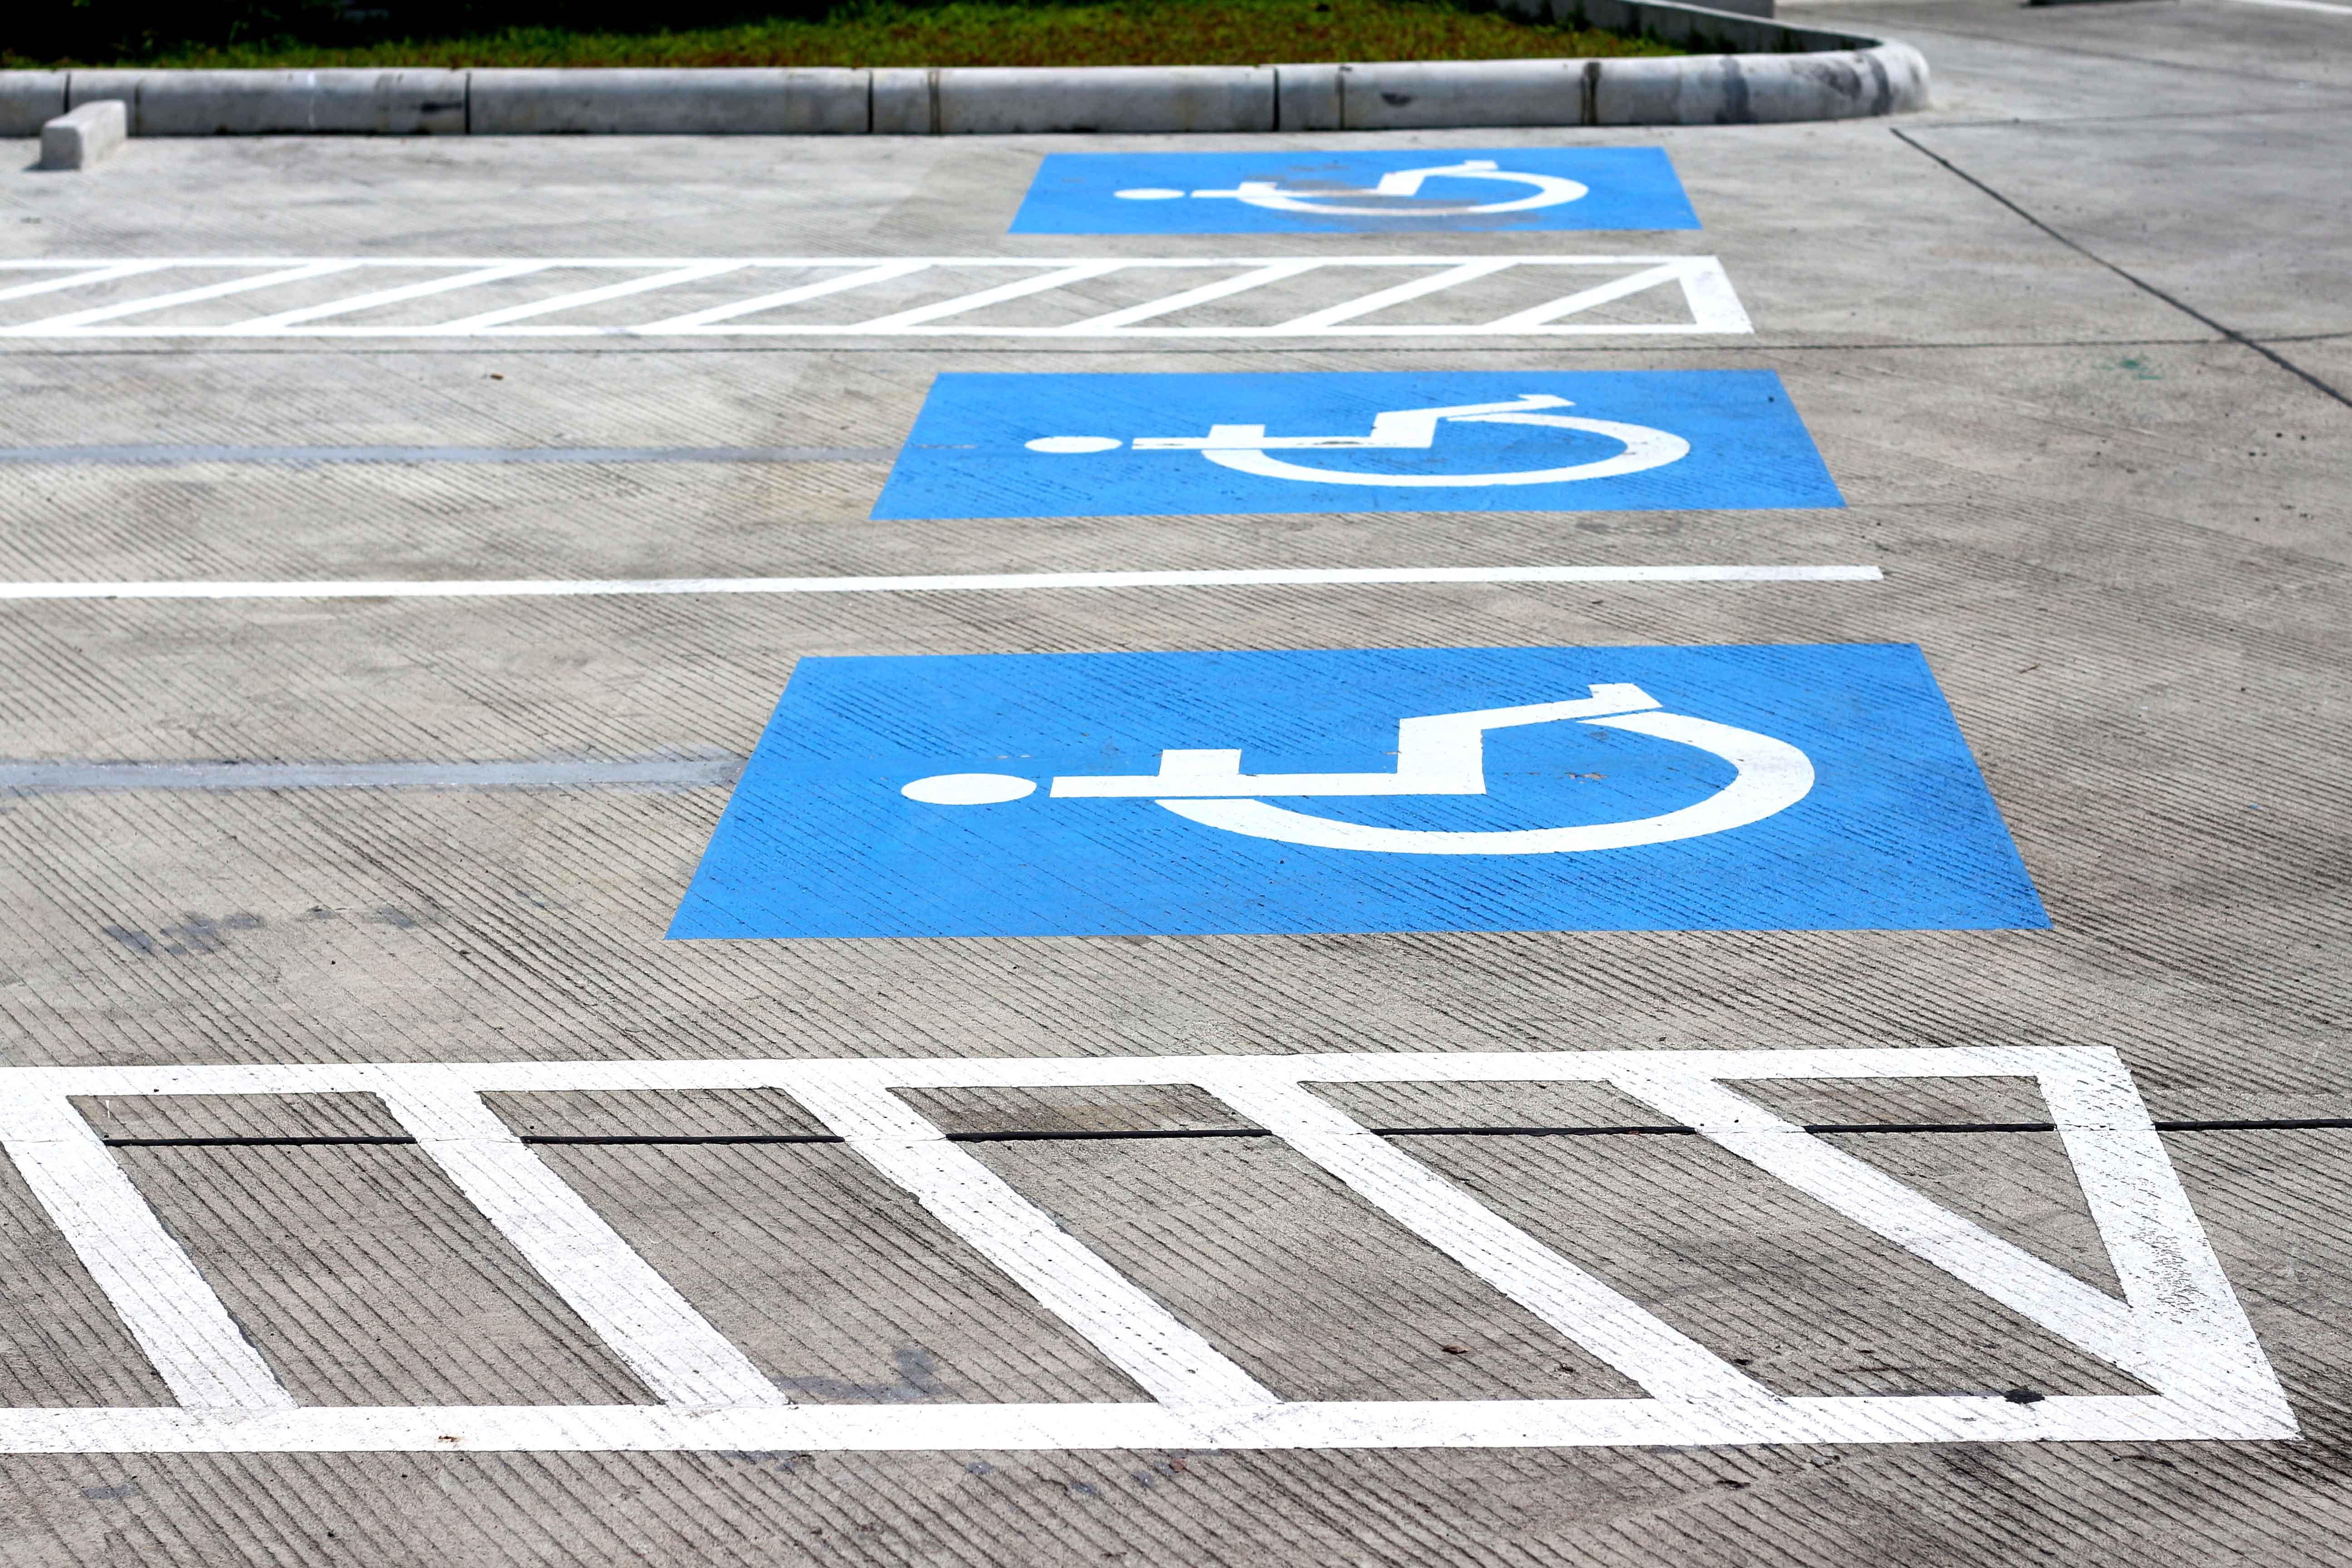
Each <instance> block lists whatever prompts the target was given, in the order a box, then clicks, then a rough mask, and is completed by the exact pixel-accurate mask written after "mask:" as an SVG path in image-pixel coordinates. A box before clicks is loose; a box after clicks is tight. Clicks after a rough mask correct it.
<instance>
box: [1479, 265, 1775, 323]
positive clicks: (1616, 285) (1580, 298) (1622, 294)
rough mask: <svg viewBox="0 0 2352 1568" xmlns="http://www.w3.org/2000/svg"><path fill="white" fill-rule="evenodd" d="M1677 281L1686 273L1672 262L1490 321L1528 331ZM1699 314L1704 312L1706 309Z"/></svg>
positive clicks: (1743, 316) (1734, 306) (1735, 306)
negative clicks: (1580, 311)
mask: <svg viewBox="0 0 2352 1568" xmlns="http://www.w3.org/2000/svg"><path fill="white" fill-rule="evenodd" d="M1678 280H1683V273H1682V272H1681V271H1680V269H1678V268H1675V267H1674V266H1672V265H1671V264H1669V265H1666V266H1661V267H1653V268H1648V269H1646V270H1644V271H1641V272H1629V273H1627V274H1626V275H1625V276H1624V277H1622V278H1616V279H1611V280H1610V281H1609V282H1606V283H1601V284H1596V285H1594V286H1593V287H1592V288H1590V289H1583V290H1581V291H1580V292H1578V293H1574V294H1570V295H1566V296H1563V297H1562V298H1560V299H1558V300H1552V301H1551V302H1550V303H1549V304H1544V305H1538V306H1535V307H1534V308H1532V309H1530V310H1520V311H1518V312H1517V313H1516V314H1513V315H1508V316H1505V317H1503V318H1502V319H1501V320H1500V321H1494V322H1491V323H1489V324H1490V325H1492V326H1495V327H1497V328H1508V329H1511V330H1514V331H1527V330H1530V329H1533V328H1536V327H1548V326H1549V325H1550V324H1551V323H1552V322H1554V321H1558V320H1559V318H1560V317H1562V316H1572V315H1574V314H1575V313H1576V312H1577V311H1579V310H1591V308H1592V307H1594V306H1595V305H1608V304H1613V303H1614V302H1616V301H1617V300H1623V299H1627V298H1629V297H1631V296H1633V295H1635V294H1639V293H1641V292H1642V291H1643V289H1654V288H1656V287H1658V286H1659V285H1660V284H1663V283H1672V282H1675V281H1678ZM1730 304H1731V308H1732V309H1733V310H1738V309H1739V301H1738V299H1736V298H1734V299H1733V300H1731V301H1730ZM1716 309H1717V310H1721V309H1722V302H1721V301H1719V300H1718V301H1717V302H1716ZM1699 313H1700V314H1704V313H1705V312H1699ZM1739 319H1740V320H1741V321H1746V320H1747V319H1748V318H1747V313H1746V312H1745V311H1741V314H1740V318H1739Z"/></svg>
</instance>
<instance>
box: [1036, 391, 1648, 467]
mask: <svg viewBox="0 0 2352 1568" xmlns="http://www.w3.org/2000/svg"><path fill="white" fill-rule="evenodd" d="M1574 406H1575V405H1574V404H1572V403H1570V401H1569V400H1568V399H1567V398H1565V397H1555V396H1553V395H1551V394H1549V393H1544V392H1523V393H1521V394H1520V395H1518V396H1517V397H1516V398H1514V399H1512V400H1511V401H1510V402H1508V403H1464V404H1458V405H1454V406H1453V407H1450V408H1399V409H1392V410H1391V411H1389V412H1387V413H1384V414H1376V415H1374V416H1372V429H1371V433H1370V435H1368V436H1269V435H1267V434H1266V433H1265V426H1263V425H1212V426H1209V433H1208V434H1207V435H1206V436H1139V437H1136V438H1135V439H1134V440H1133V441H1132V442H1127V441H1122V440H1121V439H1120V438H1119V437H1116V436H1041V437H1037V438H1036V439H1035V440H1034V441H1029V442H1024V446H1026V447H1028V449H1029V450H1030V451H1033V452H1040V453H1044V454H1045V455H1047V456H1049V457H1084V456H1087V455H1089V454H1091V453H1096V452H1111V451H1116V450H1118V448H1119V447H1122V446H1127V447H1131V448H1132V449H1133V450H1135V451H1138V452H1198V453H1200V454H1201V456H1202V457H1203V458H1207V459H1208V460H1209V461H1210V462H1213V463H1214V464H1216V465H1217V466H1218V467H1219V468H1233V469H1235V470H1237V471H1239V472H1241V473H1244V474H1256V475H1258V476H1259V477H1261V478H1263V479H1303V480H1307V481H1308V482H1311V483H1314V484H1323V485H1374V486H1381V487H1386V486H1391V485H1398V486H1414V487H1419V488H1423V489H1428V488H1433V487H1440V486H1475V485H1550V484H1561V483H1565V482H1568V481H1571V480H1576V479H1614V478H1616V477H1617V476H1619V475H1622V474H1638V473H1641V472H1643V470H1644V469H1648V468H1664V467H1665V465H1667V464H1668V463H1673V462H1679V461H1680V460H1681V459H1682V458H1685V457H1687V456H1689V454H1690V449H1691V448H1690V443H1689V442H1688V441H1685V440H1684V439H1683V438H1682V437H1679V436H1677V435H1675V434H1674V433H1673V432H1672V431H1668V430H1659V429H1655V428H1654V427H1652V426H1647V425H1626V424H1622V423H1620V422H1618V421H1616V420H1613V419H1586V418H1583V417H1581V416H1577V415H1572V414H1549V413H1545V412H1542V411H1543V410H1545V409H1552V408H1572V407H1574ZM1441 425H1536V426H1549V427H1550V428H1552V429H1556V430H1576V431H1581V432H1583V433H1584V434H1586V435H1589V436H1599V437H1604V438H1606V439H1608V440H1612V441H1615V442H1617V443H1618V444H1619V446H1620V447H1622V450H1621V451H1619V452H1617V453H1615V454H1613V455H1612V456H1610V457H1606V458H1594V459H1592V460H1591V461H1590V462H1582V463H1566V464H1562V465H1560V466H1559V467H1557V468H1520V469H1515V470H1511V471H1508V472H1504V473H1481V474H1395V473H1367V472H1365V471H1363V470H1361V469H1357V468H1319V467H1318V466H1316V465H1315V464H1312V463H1296V462H1290V461H1288V460H1286V459H1285V458H1276V457H1274V456H1272V455H1271V454H1272V453H1275V452H1277V451H1284V452H1289V451H1325V452H1328V451H1343V452H1365V451H1389V452H1398V451H1423V452H1425V451H1429V450H1431V449H1432V448H1433V447H1435V446H1436V444H1437V431H1438V426H1441Z"/></svg>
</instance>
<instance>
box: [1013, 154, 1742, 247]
mask: <svg viewBox="0 0 2352 1568" xmlns="http://www.w3.org/2000/svg"><path fill="white" fill-rule="evenodd" d="M1698 226H1699V222H1698V215H1697V214H1696V213H1694V212H1693V211H1691V205H1690V199H1689V198H1688V197H1687V196H1685V195H1684V194H1683V185H1682V181H1681V180H1680V179H1679V178H1678V177H1676V175H1675V166H1674V163H1673V161H1672V160H1670V159H1669V158H1668V157H1667V156H1666V154H1665V150H1664V148H1659V147H1475V148H1453V147H1447V148H1426V147H1424V148H1408V149H1404V150H1401V151H1394V152H1379V153H1370V152H1365V153H1334V152H1319V151H1317V150H1315V149H1312V148H1299V147H1276V148H1268V149H1266V150H1265V151H1264V152H1248V153H1047V154H1046V155H1045V161H1044V162H1043V163H1040V164H1039V165H1038V167H1037V174H1036V176H1035V177H1034V179H1032V180H1031V181H1030V183H1029V192H1028V195H1026V196H1025V197H1024V198H1023V200H1022V203H1021V208H1020V211H1018V212H1017V213H1015V214H1014V215H1013V233H1014V234H1395V233H1427V232H1431V231H1454V230H1459V231H1468V232H1474V233H1503V232H1509V231H1515V230H1554V231H1561V230H1601V229H1692V228H1696V227H1698Z"/></svg>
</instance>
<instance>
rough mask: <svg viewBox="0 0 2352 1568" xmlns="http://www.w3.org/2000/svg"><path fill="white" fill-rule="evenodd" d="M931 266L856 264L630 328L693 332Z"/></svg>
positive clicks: (650, 333)
mask: <svg viewBox="0 0 2352 1568" xmlns="http://www.w3.org/2000/svg"><path fill="white" fill-rule="evenodd" d="M929 266H930V263H929V262H928V261H885V262H880V263H877V265H875V266H872V267H857V268H854V269H853V270H851V271H848V272H844V273H840V274H838V275H837V276H835V277H832V278H821V279H818V280H817V281H815V282H814V283H803V284H801V285H800V286H799V287H797V288H793V289H777V290H776V291H775V292H774V293H772V294H755V295H753V296H752V297H751V299H749V300H736V301H734V302H733V303H732V304H728V305H713V306H711V307H710V308H709V310H689V311H688V312H687V313H686V314H685V315H682V316H671V317H668V318H667V319H665V320H663V321H647V322H646V323H645V324H644V325H643V326H637V327H632V328H630V329H629V331H631V332H633V333H635V334H636V335H638V336H640V337H648V338H656V337H660V336H663V335H664V334H666V333H671V332H680V333H683V332H694V331H700V330H701V329H703V328H707V327H711V326H715V325H716V324H717V323H719V322H720V321H733V320H734V319H735V318H736V317H738V316H749V315H754V314H756V313H758V312H759V311H761V310H777V309H780V308H781V307H782V306H785V305H798V304H800V303H802V302H803V301H804V300H822V299H824V297H825V296H826V295H828V294H841V293H845V292H847V291H848V290H849V289H863V288H866V286H867V285H869V284H874V283H887V282H889V281H891V280H892V279H898V278H905V277H908V275H910V274H912V273H917V272H920V271H922V270H923V269H924V268H927V267H929Z"/></svg>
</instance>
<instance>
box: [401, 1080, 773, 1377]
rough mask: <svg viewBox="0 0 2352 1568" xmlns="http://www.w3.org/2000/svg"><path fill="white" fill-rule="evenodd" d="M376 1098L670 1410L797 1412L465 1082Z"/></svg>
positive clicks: (408, 1087) (429, 1083)
mask: <svg viewBox="0 0 2352 1568" xmlns="http://www.w3.org/2000/svg"><path fill="white" fill-rule="evenodd" d="M374 1089H375V1091H376V1093H377V1094H378V1095H380V1096H381V1097H382V1098H383V1102H384V1104H385V1106H386V1107H387V1108H389V1109H390V1110H391V1111H392V1113H393V1115H394V1116H395V1117H397V1118H399V1120H400V1124H401V1126H402V1127H404V1128H405V1129H406V1130H407V1131H408V1132H409V1133H410V1134H411V1135H412V1136H413V1137H415V1140H416V1142H417V1146H418V1147H419V1148H420V1149H422V1150H423V1151H424V1152H425V1153H426V1154H427V1155H428V1156H430V1157H431V1159H432V1160H433V1163H435V1164H436V1165H438V1166H440V1167H441V1169H442V1171H443V1172H444V1173H446V1174H447V1175H448V1177H449V1179H450V1180H451V1181H452V1182H454V1183H456V1184H457V1190H458V1191H459V1192H461V1193H463V1194H465V1196H466V1201H467V1202H468V1203H470V1204H472V1205H474V1206H475V1207H476V1208H478V1209H479V1210H480V1211H481V1212H482V1214H483V1215H484V1216H485V1217H486V1218H488V1220H489V1222H490V1223H491V1224H492V1225H494V1226H497V1227H498V1229H499V1235H501V1236H503V1237H506V1238H507V1240H508V1241H509V1242H511V1243H512V1244H513V1246H514V1248H515V1250H516V1251H518V1252H520V1253H521V1254H522V1256H523V1258H524V1260H525V1261H526V1262H528V1263H529V1264H530V1266H531V1267H532V1268H535V1269H537V1270H538V1271H539V1273H540V1276H541V1278H542V1279H545V1280H546V1281H547V1282H548V1283H549V1284H550V1285H551V1286H553V1287H554V1289H555V1292H556V1294H558V1295H560V1296H562V1298H563V1300H564V1301H565V1303H566V1304H567V1305H569V1306H570V1307H571V1309H572V1310H573V1311H574V1312H577V1313H578V1314H579V1315H580V1321H582V1322H583V1323H586V1324H587V1325H588V1327H589V1328H590V1329H591V1330H593V1331H594V1332H595V1334H596V1336H597V1337H598V1338H599V1339H602V1340H603V1341H604V1343H605V1344H607V1345H609V1346H610V1347H612V1350H613V1353H614V1354H615V1355H617V1356H619V1357H620V1358H621V1361H622V1363H623V1364H625V1365H626V1366H627V1367H628V1369H629V1370H630V1371H631V1372H633V1373H635V1374H636V1376H637V1379H638V1381H639V1382H641V1383H643V1384H645V1385H646V1387H647V1388H650V1389H651V1390H653V1391H654V1393H655V1394H657V1395H659V1396H660V1397H661V1398H662V1399H663V1400H665V1401H667V1403H669V1404H671V1405H719V1406H734V1407H741V1406H744V1405H755V1406H756V1405H790V1404H791V1403H792V1401H791V1400H790V1399H788V1398H786V1397H785V1396H784V1394H783V1393H782V1390H780V1389H778V1388H777V1387H776V1385H775V1384H772V1383H771V1382H770V1381H769V1380H768V1379H767V1377H766V1376H764V1375H763V1374H762V1373H761V1371H760V1369H759V1368H758V1367H756V1366H753V1365H752V1364H751V1358H750V1357H748V1356H746V1355H745V1354H744V1353H743V1352H741V1351H740V1350H739V1349H737V1348H736V1347H735V1345H734V1343H733V1342H730V1340H728V1339H727V1337H726V1336H725V1335H723V1334H721V1333H720V1332H719V1331H718V1330H717V1329H714V1328H712V1327H711V1326H710V1323H709V1321H708V1320H707V1319H705V1318H704V1317H703V1316H702V1314H701V1313H699V1312H698V1311H696V1310H694V1309H693V1308H692V1307H691V1306H689V1305H688V1303H687V1300H686V1298H685V1297H683V1296H681V1295H679V1294H678V1293H677V1288H676V1287H675V1286H673V1285H671V1284H670V1282H669V1281H668V1280H667V1279H663V1278H662V1277H661V1276H660V1275H658V1274H656V1273H655V1272H654V1271H653V1268H652V1267H651V1266H650V1265H648V1264H647V1263H646V1260H645V1259H644V1258H640V1257H639V1256H637V1254H636V1252H635V1250H634V1249H633V1248H632V1247H630V1246H629V1244H628V1243H627V1242H625V1241H624V1240H622V1239H621V1237H620V1233H619V1232H617V1231H615V1230H614V1228H613V1227H612V1226H609V1225H607V1224H605V1223H604V1217H603V1216H602V1215H598V1214H597V1213H596V1211H595V1210H594V1209H592V1208H590V1207H589V1206H588V1202H587V1200H586V1199H585V1198H583V1197H582V1196H581V1195H580V1194H578V1193H576V1192H573V1191H572V1189H571V1188H570V1187H568V1186H566V1185H564V1184H563V1179H562V1177H560V1176H558V1175H557V1174H556V1173H554V1172H553V1171H551V1170H549V1169H548V1168H547V1165H546V1163H544V1162H543V1161H541V1159H540V1157H539V1155H538V1154H537V1153H536V1152H533V1151H532V1150H531V1149H530V1146H529V1145H527V1144H525V1143H524V1142H522V1141H521V1140H520V1139H519V1138H517V1137H516V1136H515V1134H514V1131H513V1130H512V1129H510V1128H509V1127H508V1126H507V1124H506V1123H505V1122H503V1121H499V1118H498V1116H497V1115H496V1114H495V1113H494V1112H492V1111H491V1110H490V1108H489V1107H488V1105H485V1104H484V1103H483V1102H482V1097H481V1096H480V1095H478V1094H477V1093H475V1092H474V1091H473V1090H472V1089H467V1087H466V1084H465V1080H464V1077H463V1075H462V1074H458V1073H448V1072H443V1071H439V1070H437V1069H436V1068H432V1067H430V1066H415V1067H406V1068H399V1069H396V1070H394V1071H390V1072H387V1073H385V1074H383V1076H382V1078H381V1079H380V1080H379V1081H378V1082H377V1083H376V1084H375V1085H374Z"/></svg>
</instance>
